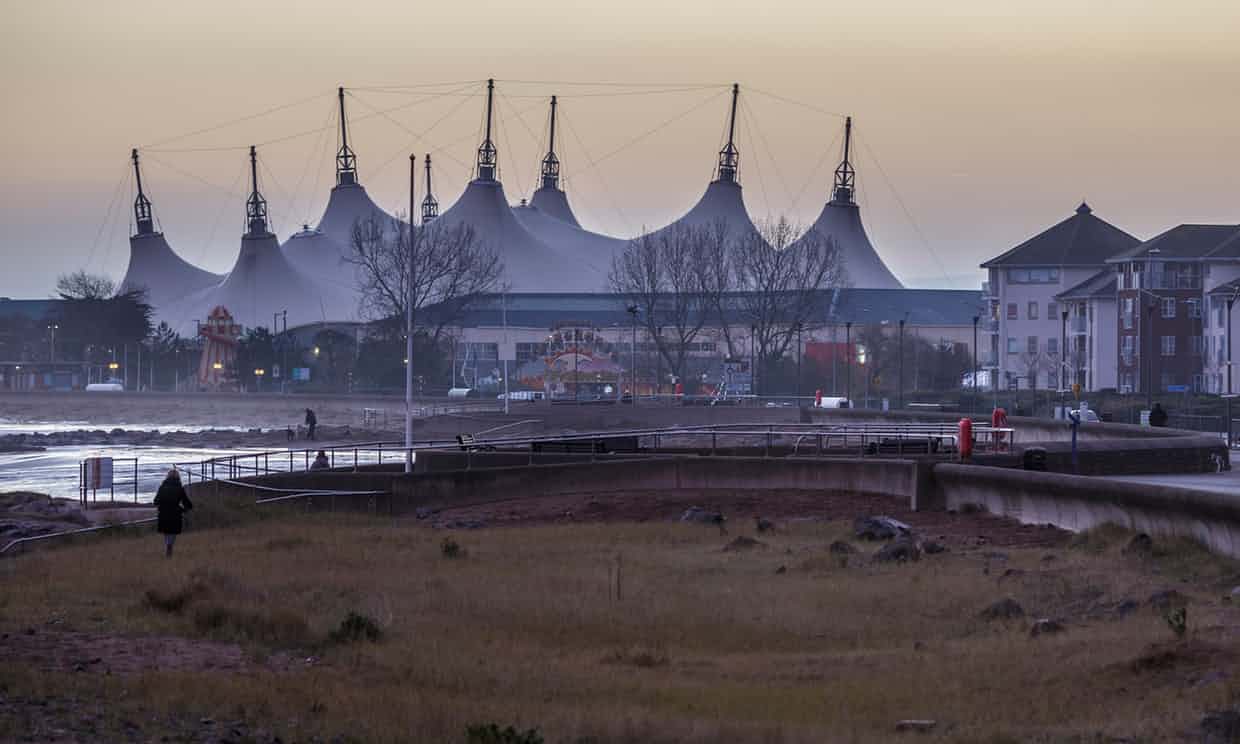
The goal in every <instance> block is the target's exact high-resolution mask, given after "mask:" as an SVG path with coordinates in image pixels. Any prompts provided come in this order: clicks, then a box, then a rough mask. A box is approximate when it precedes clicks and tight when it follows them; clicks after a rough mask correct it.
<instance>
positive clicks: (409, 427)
mask: <svg viewBox="0 0 1240 744" xmlns="http://www.w3.org/2000/svg"><path fill="white" fill-rule="evenodd" d="M417 162H418V159H417V157H416V156H415V155H413V154H410V155H409V257H408V260H409V275H408V277H406V279H407V280H408V286H407V287H406V291H405V472H406V473H412V472H413V301H414V297H415V296H416V294H415V292H414V288H413V283H414V280H415V278H416V274H415V272H416V271H417V268H416V267H415V266H414V263H415V252H416V248H415V243H416V242H417V241H416V239H415V238H414V234H413V229H414V228H413V200H414V188H413V186H414V181H415V178H416V174H417ZM427 167H428V168H429V167H430V166H429V165H428V166H427ZM427 178H430V176H429V175H428V176H427ZM453 364H456V361H455V360H453ZM507 378H508V375H507V374H505V375H504V379H505V380H507ZM505 384H507V383H506V382H505ZM504 413H508V396H507V395H505V396H504Z"/></svg>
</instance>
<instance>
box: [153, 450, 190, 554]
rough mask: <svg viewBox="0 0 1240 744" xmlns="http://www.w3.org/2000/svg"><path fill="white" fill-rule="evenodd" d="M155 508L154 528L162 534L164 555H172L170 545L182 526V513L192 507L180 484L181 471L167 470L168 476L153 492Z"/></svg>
mask: <svg viewBox="0 0 1240 744" xmlns="http://www.w3.org/2000/svg"><path fill="white" fill-rule="evenodd" d="M155 508H156V509H158V510H159V517H158V519H157V520H156V528H157V529H158V530H159V532H160V533H161V534H163V536H164V557H165V558H171V557H172V545H173V543H175V542H176V541H177V535H179V534H181V529H182V527H183V526H184V524H183V521H184V520H183V519H182V515H183V514H184V513H185V512H187V511H189V510H190V509H193V508H194V504H193V503H192V502H191V501H190V500H189V495H188V494H186V493H185V486H182V485H181V473H180V472H178V471H177V469H176V468H173V469H172V470H169V471H168V477H167V478H164V482H163V483H161V484H160V485H159V491H158V492H156V494H155Z"/></svg>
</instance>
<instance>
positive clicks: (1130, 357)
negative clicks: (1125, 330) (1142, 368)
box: [1119, 351, 1140, 367]
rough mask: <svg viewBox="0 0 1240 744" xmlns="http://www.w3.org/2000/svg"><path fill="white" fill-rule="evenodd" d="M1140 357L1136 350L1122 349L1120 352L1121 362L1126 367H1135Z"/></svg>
mask: <svg viewBox="0 0 1240 744" xmlns="http://www.w3.org/2000/svg"><path fill="white" fill-rule="evenodd" d="M1139 361H1140V357H1139V356H1138V354H1137V353H1136V352H1135V351H1121V352H1120V353H1119V363H1120V365H1121V366H1124V367H1135V366H1137V362H1139Z"/></svg>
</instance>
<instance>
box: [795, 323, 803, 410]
mask: <svg viewBox="0 0 1240 744" xmlns="http://www.w3.org/2000/svg"><path fill="white" fill-rule="evenodd" d="M802 328H803V326H802V324H800V323H797V390H796V397H797V399H798V400H797V405H798V406H799V405H800V397H801V356H802V352H801V349H802V346H801V330H802Z"/></svg>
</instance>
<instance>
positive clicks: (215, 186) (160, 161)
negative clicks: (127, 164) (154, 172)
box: [143, 152, 247, 200]
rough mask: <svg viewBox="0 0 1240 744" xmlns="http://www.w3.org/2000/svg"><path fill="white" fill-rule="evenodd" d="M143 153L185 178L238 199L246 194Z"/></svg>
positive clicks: (243, 198)
mask: <svg viewBox="0 0 1240 744" xmlns="http://www.w3.org/2000/svg"><path fill="white" fill-rule="evenodd" d="M143 154H144V155H145V156H146V157H148V158H150V159H151V160H154V161H155V162H156V163H159V164H160V165H162V166H164V167H165V168H167V169H168V170H171V171H176V172H177V173H180V174H181V175H182V176H185V177H186V178H192V179H194V180H195V181H198V182H199V183H203V184H206V185H207V186H210V187H211V188H213V189H217V190H219V191H223V192H225V193H228V194H231V195H233V196H235V197H237V198H239V199H242V200H245V198H246V196H247V195H246V194H239V193H237V192H234V191H232V190H230V189H226V188H224V187H223V186H220V185H219V184H216V183H212V182H211V181H208V180H207V179H205V178H203V177H202V176H196V175H194V174H193V173H190V172H188V171H183V170H181V169H180V168H178V167H176V166H175V165H173V164H171V163H169V162H168V161H166V160H164V159H162V158H160V157H157V156H155V155H153V154H151V153H150V152H143Z"/></svg>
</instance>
